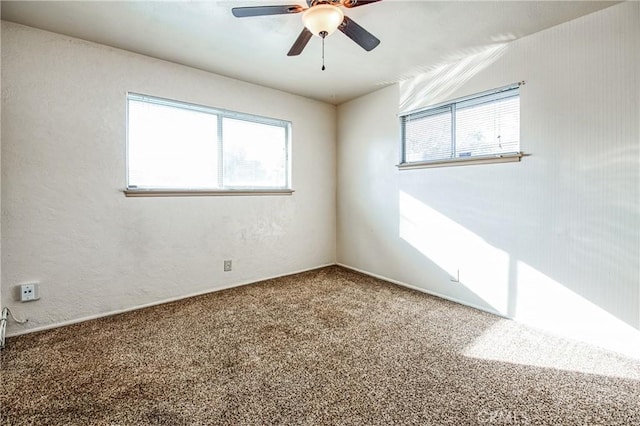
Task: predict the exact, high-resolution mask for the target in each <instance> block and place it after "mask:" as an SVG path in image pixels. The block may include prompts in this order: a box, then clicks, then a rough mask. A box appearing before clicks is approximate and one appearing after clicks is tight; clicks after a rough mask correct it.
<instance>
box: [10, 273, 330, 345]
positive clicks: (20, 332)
mask: <svg viewBox="0 0 640 426" xmlns="http://www.w3.org/2000/svg"><path fill="white" fill-rule="evenodd" d="M334 265H336V263H327V264H324V265H319V266H314V267H312V268H306V269H300V270H298V271H294V272H288V273H286V274H281V275H274V276H270V277H266V278H259V279H256V280H252V281H246V282H241V283H237V284H231V285H227V286H224V287H219V288H216V289H214V290H205V291H200V292H197V293H190V294H187V295H184V296H177V297H171V298H169V299H163V300H160V301H156V302H151V303H145V304H143V305H136V306H132V307H129V308H124V309H117V310H114V311H109V312H104V313H100V314H96V315H89V316H86V317H81V318H76V319H72V320H68V321H62V322H57V323H54V324H47V325H43V326H40V327H34V328H29V329H27V330H17V331H14V332H11V333H7V334H6V337H15V336H20V335H23V334H29V333H37V332H39V331H45V330H51V329H54V328H58V327H65V326H67V325H73V324H78V323H81V322H85V321H91V320H95V319H99V318H106V317H110V316H113V315H118V314H124V313H126V312H132V311H137V310H138V309H144V308H150V307H152V306H158V305H163V304H165V303H171V302H177V301H179V300H184V299H189V298H191V297H196V296H202V295H204V294H210V293H216V292H218V291H222V290H228V289H231V288H236V287H242V286H245V285H250V284H255V283H259V282H261V281H267V280H272V279H275V278H281V277H288V276H290V275H296V274H301V273H303V272H308V271H313V270H315V269H321V268H326V267H327V266H334Z"/></svg>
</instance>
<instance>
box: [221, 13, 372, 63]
mask: <svg viewBox="0 0 640 426" xmlns="http://www.w3.org/2000/svg"><path fill="white" fill-rule="evenodd" d="M378 1H380V0H307V5H308V6H309V7H308V8H305V7H302V6H300V5H298V4H292V5H282V6H252V7H234V8H233V9H231V12H232V13H233V16H235V17H237V18H246V17H251V16H266V15H287V14H294V13H301V12H302V22H303V24H304V28H303V29H302V32H301V33H300V35H299V36H298V38H297V39H296V41H295V42H294V43H293V46H292V47H291V49H290V50H289V53H287V56H297V55H299V54H300V53H302V51H303V50H304V48H305V46H306V45H307V43H308V42H309V40H310V39H311V36H313V35H317V36H319V37H321V38H322V42H323V43H322V56H323V59H324V39H325V37H327V36H328V35H331V34H332V33H333V32H334V31H335V30H340V31H341V32H342V33H344V34H345V35H346V36H347V37H349V38H350V39H351V40H353V41H355V42H356V43H357V44H358V46H360V47H362V48H363V49H364V50H366V51H371V50H373V49H375V48H376V47H377V46H378V45H379V44H380V40H378V39H377V38H376V37H375V36H374V35H373V34H371V33H370V32H368V31H367V30H365V29H364V28H362V27H361V26H360V25H358V24H357V23H356V22H355V21H354V20H353V19H351V18H349V17H348V16H345V14H344V13H343V12H342V9H341V7H345V8H347V9H351V8H353V7H358V6H365V5H367V4H371V3H376V2H378ZM322 69H323V70H324V64H323V65H322Z"/></svg>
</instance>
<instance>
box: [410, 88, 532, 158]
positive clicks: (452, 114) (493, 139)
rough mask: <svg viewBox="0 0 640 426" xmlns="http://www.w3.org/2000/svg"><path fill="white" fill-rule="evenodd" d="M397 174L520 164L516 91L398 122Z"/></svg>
mask: <svg viewBox="0 0 640 426" xmlns="http://www.w3.org/2000/svg"><path fill="white" fill-rule="evenodd" d="M400 125H401V130H402V158H401V163H400V165H399V167H400V168H405V167H406V168H411V167H429V166H434V165H438V166H444V165H455V164H464V163H466V162H494V161H519V159H520V157H521V156H522V155H521V153H520V94H519V85H513V86H509V87H505V88H501V89H496V90H493V91H490V92H485V93H481V94H477V95H473V96H469V97H466V98H464V99H459V100H457V101H451V102H448V103H446V104H441V105H436V106H432V107H429V108H425V109H422V110H420V111H416V112H411V113H408V114H406V115H401V116H400Z"/></svg>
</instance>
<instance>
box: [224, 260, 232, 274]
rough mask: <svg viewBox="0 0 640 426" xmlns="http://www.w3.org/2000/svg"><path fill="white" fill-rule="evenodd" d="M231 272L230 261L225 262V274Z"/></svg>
mask: <svg viewBox="0 0 640 426" xmlns="http://www.w3.org/2000/svg"><path fill="white" fill-rule="evenodd" d="M230 270H231V261H230V260H225V261H224V271H225V272H229V271H230Z"/></svg>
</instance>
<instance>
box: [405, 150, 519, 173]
mask: <svg viewBox="0 0 640 426" xmlns="http://www.w3.org/2000/svg"><path fill="white" fill-rule="evenodd" d="M522 157H524V154H523V153H521V152H517V153H513V154H503V155H495V156H494V155H490V156H485V157H463V158H451V159H448V160H435V161H422V162H415V163H401V164H398V165H397V167H398V169H399V170H411V169H428V168H434V167H454V166H471V165H473V164H492V163H515V162H518V161H520V159H521V158H522Z"/></svg>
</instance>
